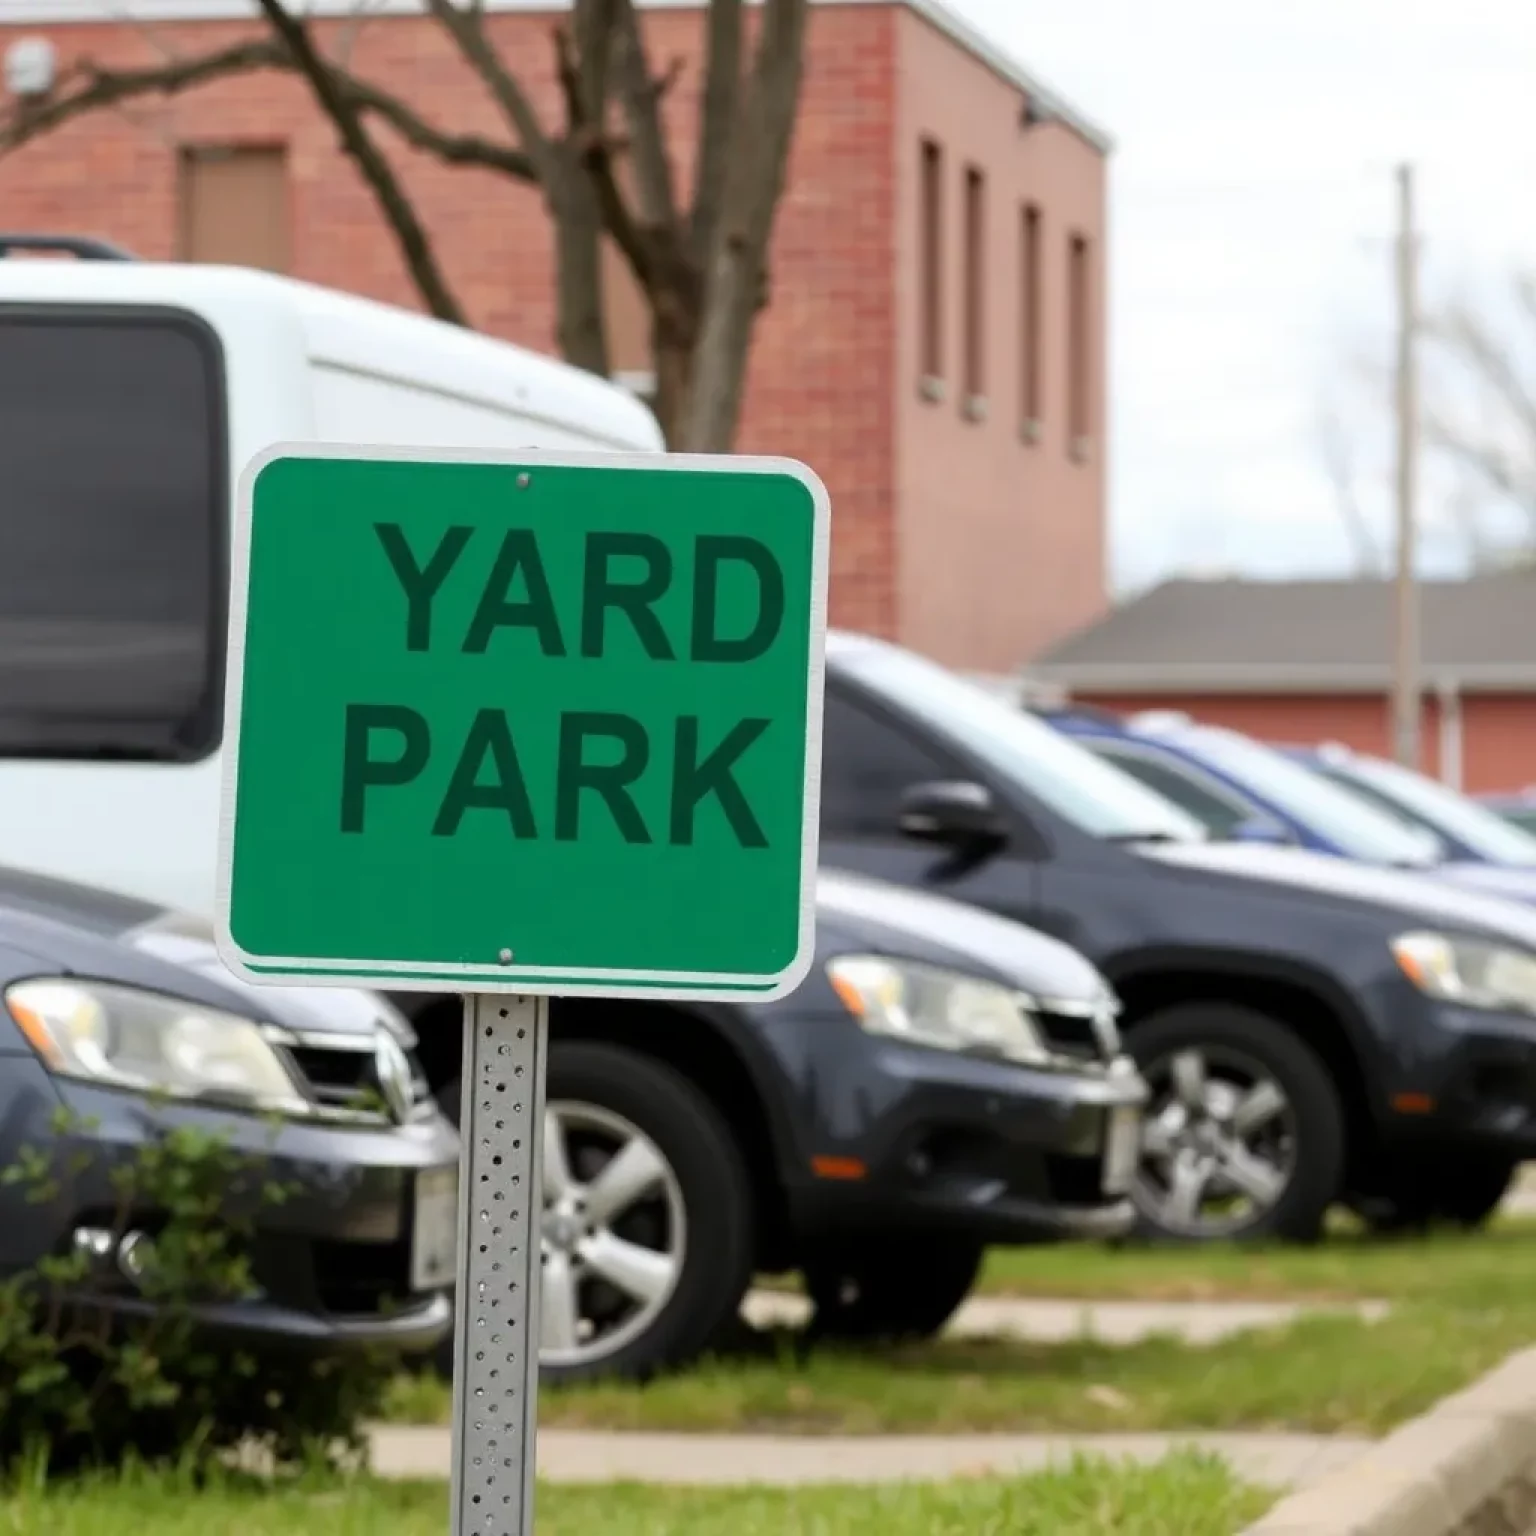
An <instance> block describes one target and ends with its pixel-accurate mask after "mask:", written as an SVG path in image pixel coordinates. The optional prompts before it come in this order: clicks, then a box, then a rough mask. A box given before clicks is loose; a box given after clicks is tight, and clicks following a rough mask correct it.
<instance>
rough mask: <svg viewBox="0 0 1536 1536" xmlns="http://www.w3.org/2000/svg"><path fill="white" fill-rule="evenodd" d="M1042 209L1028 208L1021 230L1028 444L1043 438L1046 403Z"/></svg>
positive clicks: (1023, 424) (1023, 404) (1023, 409)
mask: <svg viewBox="0 0 1536 1536" xmlns="http://www.w3.org/2000/svg"><path fill="white" fill-rule="evenodd" d="M1040 277H1041V273H1040V210H1039V208H1038V207H1037V206H1036V205H1035V204H1034V203H1028V204H1026V205H1025V208H1024V218H1023V222H1022V224H1021V226H1020V229H1019V359H1020V369H1021V376H1020V379H1019V401H1020V411H1019V416H1020V418H1021V419H1020V424H1019V425H1020V430H1021V432H1022V434H1023V436H1024V439H1025V441H1027V442H1034V441H1035V440H1036V439H1037V438H1038V437H1039V435H1040V419H1041V416H1042V415H1043V413H1044V403H1043V401H1042V399H1041V390H1040V382H1041V381H1040V341H1041V337H1040Z"/></svg>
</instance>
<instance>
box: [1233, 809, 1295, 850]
mask: <svg viewBox="0 0 1536 1536" xmlns="http://www.w3.org/2000/svg"><path fill="white" fill-rule="evenodd" d="M1229 835H1230V836H1231V839H1232V841H1233V842H1234V843H1264V844H1266V845H1267V846H1269V847H1271V848H1289V847H1290V846H1291V845H1292V844H1293V843H1294V842H1295V841H1296V839H1295V838H1293V837H1292V836H1291V834H1290V832H1289V831H1288V830H1287V829H1286V828H1285V827H1283V826H1281V824H1280V823H1279V822H1278V821H1271V820H1270V819H1269V817H1267V816H1250V817H1249V818H1248V819H1247V820H1246V821H1240V822H1238V824H1237V825H1236V826H1235V827H1233V828H1232V831H1231V833H1230V834H1229Z"/></svg>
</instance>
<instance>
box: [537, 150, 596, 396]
mask: <svg viewBox="0 0 1536 1536" xmlns="http://www.w3.org/2000/svg"><path fill="white" fill-rule="evenodd" d="M556 153H557V154H558V155H559V156H560V158H561V160H562V162H563V164H562V169H561V173H560V175H559V178H558V181H557V183H556V184H555V185H553V186H549V187H546V189H545V206H546V207H547V208H548V210H549V216H550V220H551V222H552V224H553V225H554V231H555V338H556V342H557V344H558V346H559V348H560V355H561V356H562V357H563V358H564V359H565V360H566V362H568V363H572V364H574V365H575V366H576V367H577V368H585V369H586V370H587V372H588V373H595V374H597V375H598V376H599V377H601V378H605V379H606V378H607V377H608V376H609V372H610V369H609V366H608V328H607V326H606V325H605V324H604V318H603V260H602V258H603V251H602V234H603V225H602V218H601V215H600V213H599V211H598V206H597V195H596V193H595V192H594V191H593V188H592V183H591V181H590V179H589V178H588V177H587V175H586V174H585V172H584V171H583V170H582V168H581V166H580V164H579V163H578V160H577V156H576V152H575V151H574V150H573V149H571V148H570V147H569V146H567V145H560V146H557V148H556Z"/></svg>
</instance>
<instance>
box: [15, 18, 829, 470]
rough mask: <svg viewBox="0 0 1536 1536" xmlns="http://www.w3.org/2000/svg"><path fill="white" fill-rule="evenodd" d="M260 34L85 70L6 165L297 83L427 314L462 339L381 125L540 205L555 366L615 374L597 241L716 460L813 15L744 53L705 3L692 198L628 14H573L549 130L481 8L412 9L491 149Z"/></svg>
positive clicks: (22, 112)
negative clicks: (452, 61)
mask: <svg viewBox="0 0 1536 1536" xmlns="http://www.w3.org/2000/svg"><path fill="white" fill-rule="evenodd" d="M259 3H260V6H261V11H262V16H263V20H264V24H265V33H264V35H260V36H253V37H251V38H247V39H244V40H242V41H240V42H237V43H234V44H231V45H227V46H225V47H223V48H220V49H216V50H211V51H209V52H207V53H203V54H199V55H196V56H191V57H187V56H182V55H181V54H179V53H177V52H176V51H175V50H174V49H173V48H171V47H169V46H168V44H167V42H166V39H165V37H164V36H163V35H157V36H156V38H155V39H154V47H155V51H156V52H157V53H158V54H159V55H160V62H158V63H157V64H153V65H148V66H144V67H139V68H108V67H105V66H102V65H98V64H96V63H94V62H92V61H90V60H87V59H80V60H77V61H75V62H74V63H73V64H72V65H71V66H70V67H69V68H68V69H67V70H65V71H64V72H63V73H62V75H61V78H60V80H59V82H58V85H57V86H56V88H55V89H54V91H53V92H52V93H51V94H50V95H49V96H47V97H45V98H43V99H42V100H41V101H28V102H23V103H21V104H20V105H18V106H16V107H15V108H14V109H13V110H12V111H11V112H9V113H8V114H6V115H4V116H0V154H6V153H9V152H12V151H14V150H16V149H19V148H20V147H22V146H23V145H25V144H28V143H31V142H32V141H34V140H36V139H38V138H40V137H42V136H44V135H46V134H48V133H50V132H52V131H53V130H54V129H56V128H58V127H60V126H61V125H62V124H64V123H67V122H71V121H73V120H74V119H76V118H78V117H81V116H84V115H87V114H90V113H93V112H97V111H102V110H113V109H117V110H120V109H122V108H124V107H125V106H127V105H129V104H131V103H133V102H136V101H139V100H144V99H154V98H157V97H159V98H165V97H172V96H177V95H180V94H182V93H184V92H187V91H191V90H196V89H200V88H203V87H206V86H209V85H212V84H213V83H215V82H217V81H219V80H223V79H228V78H230V77H233V76H237V75H243V74H249V73H252V72H254V71H260V70H283V71H287V72H289V73H292V74H294V75H297V76H298V77H299V78H301V79H302V80H303V81H304V82H305V84H306V86H307V87H308V89H309V93H310V95H311V97H312V98H313V100H314V102H315V105H316V106H317V107H318V108H319V109H320V111H321V112H322V113H324V115H325V116H326V118H327V119H328V120H329V121H330V123H331V124H332V126H333V127H334V129H335V131H336V135H337V139H338V141H339V143H340V146H341V148H342V150H343V152H344V153H345V154H346V156H347V157H348V159H349V160H351V162H352V163H353V165H354V166H355V167H356V169H357V171H358V173H359V175H360V176H361V177H362V179H363V181H364V182H365V183H366V185H367V186H368V188H369V190H370V191H371V192H372V194H373V196H374V198H375V200H376V201H377V203H378V206H379V209H380V212H381V214H382V215H383V217H384V219H385V221H386V222H387V224H388V226H389V228H390V230H391V231H392V233H393V235H394V237H395V240H396V241H397V243H398V245H399V248H400V252H401V256H402V259H403V261H404V263H405V266H406V269H407V271H408V272H409V274H410V277H411V280H412V282H413V283H414V284H415V287H416V289H417V291H418V292H419V294H420V296H421V301H422V303H423V305H424V306H425V307H426V308H427V310H428V311H430V312H431V313H432V314H434V315H436V316H438V317H439V318H441V319H444V320H449V321H453V322H455V323H457V324H466V323H468V322H467V317H466V315H465V313H464V310H463V307H462V305H461V304H460V302H459V300H458V299H457V297H456V295H455V294H454V292H453V290H452V287H451V285H450V283H449V282H448V280H447V278H446V276H445V274H444V272H443V269H442V266H441V264H440V262H439V260H438V257H437V253H436V250H435V248H434V245H433V241H432V238H431V235H430V233H429V231H428V230H427V228H426V227H425V225H424V223H423V221H422V219H421V218H420V216H419V214H418V213H417V211H416V209H415V207H414V205H413V203H412V201H411V198H410V195H409V193H408V191H407V190H406V188H405V185H404V182H403V180H402V178H401V176H400V174H399V172H398V170H397V169H396V166H395V163H394V161H393V160H392V159H391V156H390V154H389V153H388V151H387V149H386V147H385V145H384V143H383V142H381V140H380V138H379V136H378V126H379V125H380V124H384V125H387V127H388V128H389V129H391V130H393V132H394V133H395V134H396V135H398V136H399V137H400V138H401V139H403V140H404V141H405V143H407V144H408V145H410V146H411V147H412V148H413V149H415V150H418V151H420V152H421V153H423V154H425V155H429V156H431V157H433V158H435V159H437V160H439V161H441V162H443V163H446V164H450V165H457V166H476V167H479V168H480V169H482V170H488V171H491V172H494V173H496V174H498V175H501V176H505V177H507V178H509V179H510V180H512V181H515V182H519V183H523V184H527V185H532V186H535V187H537V188H538V189H539V191H540V193H541V194H542V197H543V201H544V206H545V208H546V210H547V212H548V214H549V218H550V221H551V224H552V227H553V231H554V237H555V290H556V291H555V312H556V336H557V339H558V344H559V347H560V351H561V353H562V354H563V355H564V356H565V358H566V359H567V360H568V361H570V362H572V363H575V364H577V365H578V366H580V367H582V368H586V369H589V370H590V371H592V372H594V373H600V374H605V375H606V374H607V373H608V372H609V366H608V365H609V353H608V340H607V325H606V319H605V315H604V311H603V290H602V282H601V271H602V245H603V241H604V239H605V238H606V239H610V240H612V241H613V243H614V245H615V246H616V247H617V249H618V250H619V252H620V253H621V254H622V257H623V259H624V261H625V262H626V264H627V265H628V267H629V270H630V271H631V272H632V273H633V274H634V277H635V280H636V283H637V284H638V287H639V290H640V292H641V294H642V296H643V298H644V301H645V304H646V306H647V309H648V311H649V318H650V330H651V351H652V359H653V368H654V377H655V380H656V386H655V397H654V401H653V403H654V405H655V409H656V414H657V417H658V419H659V420H660V422H661V426H662V430H663V432H664V433H665V435H666V438H667V442H668V445H669V446H670V447H672V448H674V449H681V450H686V451H695V452H711V451H722V450H725V449H728V448H729V447H730V446H731V443H732V441H733V440H734V437H735V433H736V428H737V424H738V421H739V418H740V414H741V401H742V392H743V385H744V382H745V378H746V367H747V359H748V354H749V351H750V347H751V341H752V333H753V329H754V325H755V322H756V319H757V316H758V314H759V313H760V311H761V310H762V308H763V306H764V304H765V303H766V302H767V295H768V277H769V273H768V250H769V244H770V241H771V238H772V234H773V225H774V218H775V215H776V213H777V210H778V206H779V202H780V199H781V196H782V193H783V190H784V182H785V175H786V172H787V169H788V163H789V151H790V146H791V142H792V138H793V134H794V129H795V122H796V118H797V117H798V114H799V103H800V94H801V82H802V78H803V73H804V54H805V33H806V26H807V17H808V9H809V0H762V6H761V18H760V23H759V25H758V27H757V29H756V31H757V36H756V40H755V46H754V47H753V48H752V49H751V50H750V54H751V56H750V59H749V57H748V53H749V50H748V45H747V44H748V40H747V36H746V28H745V25H744V16H743V0H707V8H706V15H705V56H704V77H703V89H702V101H701V107H700V112H699V116H698V122H697V125H696V129H695V132H696V136H697V142H696V146H695V149H696V152H695V154H694V155H693V156H692V162H693V165H694V174H693V179H692V185H691V186H690V187H689V188H688V196H687V200H686V202H685V201H684V200H683V199H682V197H681V196H680V193H679V189H678V185H677V181H678V178H677V175H676V171H675V166H674V159H673V154H672V148H671V146H670V145H669V142H668V139H667V136H666V133H665V131H664V125H663V120H662V105H663V101H664V98H665V96H666V94H667V92H668V91H669V90H670V89H671V87H672V85H673V84H674V82H675V81H676V79H677V78H678V75H679V72H680V68H681V66H680V64H678V63H676V62H674V63H672V64H671V65H670V66H669V67H668V68H667V69H666V70H663V71H660V72H658V71H657V70H656V69H655V68H654V67H653V65H652V62H651V60H650V58H649V56H648V54H647V50H646V47H645V41H644V38H643V35H642V31H641V27H640V24H639V21H638V18H637V17H636V14H635V0H570V5H569V11H568V14H567V15H566V16H564V17H562V18H561V19H560V21H559V22H558V23H556V24H555V25H554V26H553V27H552V29H551V37H550V42H551V47H552V49H553V56H554V61H555V71H556V77H557V79H558V82H559V96H560V102H561V111H560V114H559V121H557V122H555V123H550V122H546V121H545V120H544V119H543V118H542V117H541V115H540V113H539V112H538V111H537V110H536V109H535V107H534V105H533V101H532V98H531V96H530V94H529V91H528V89H527V85H526V82H525V81H522V80H520V79H519V78H518V77H517V75H516V73H515V72H514V71H513V70H512V69H511V68H510V67H509V66H508V65H507V63H506V62H505V60H504V59H503V58H502V56H501V54H500V52H499V51H498V49H497V47H496V44H495V41H494V39H493V38H492V36H491V33H490V31H489V29H488V27H487V25H486V18H485V13H484V8H483V0H424V3H425V6H426V10H427V12H428V13H429V15H430V17H431V19H432V20H433V21H434V22H435V23H436V24H437V25H438V26H440V27H441V28H442V29H443V30H444V31H445V33H446V34H447V35H448V36H449V38H450V39H451V40H452V42H453V44H454V46H455V48H456V50H457V52H458V54H459V56H460V58H461V59H462V60H463V61H464V63H465V65H466V66H467V67H468V68H469V70H471V71H472V72H473V74H474V76H475V77H476V78H477V79H478V80H479V81H480V83H481V84H482V85H483V86H484V88H485V89H486V91H487V92H488V94H489V96H490V98H491V100H492V101H493V102H494V103H495V105H496V107H497V109H498V112H499V116H500V119H501V132H500V133H499V134H496V135H489V136H487V135H483V134H473V133H461V132H457V131H454V130H451V129H448V128H445V127H443V126H441V125H439V124H437V123H434V122H432V121H431V120H430V119H429V118H428V117H427V116H426V115H424V114H423V113H421V112H420V111H418V110H417V109H416V108H415V107H413V106H412V104H411V103H410V102H409V101H407V100H405V99H403V98H402V97H401V96H399V95H398V94H395V93H393V92H390V91H387V90H385V89H384V88H383V87H382V86H380V85H378V84H376V83H374V82H372V81H369V80H367V79H365V78H363V77H362V76H360V75H359V74H358V73H357V71H356V70H355V69H354V68H353V67H352V64H351V53H352V45H353V43H354V42H355V40H356V35H355V34H356V27H355V26H354V27H353V28H351V29H350V30H349V31H347V32H346V33H344V34H343V35H342V36H341V37H340V38H339V39H337V46H333V47H332V48H331V49H330V50H329V51H326V50H325V49H324V48H323V46H322V44H321V41H320V40H319V38H318V36H317V33H316V29H315V27H314V25H313V23H312V22H310V21H309V20H308V19H307V18H306V17H304V16H302V15H300V14H299V13H298V12H296V11H295V10H294V9H293V8H292V0H259Z"/></svg>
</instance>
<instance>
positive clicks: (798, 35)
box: [677, 0, 809, 453]
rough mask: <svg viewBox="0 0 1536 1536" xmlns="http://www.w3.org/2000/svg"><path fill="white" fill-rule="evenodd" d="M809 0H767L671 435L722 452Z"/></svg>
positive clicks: (762, 277) (759, 278) (743, 360)
mask: <svg viewBox="0 0 1536 1536" xmlns="http://www.w3.org/2000/svg"><path fill="white" fill-rule="evenodd" d="M808 3H809V0H766V3H765V5H764V13H765V14H764V18H763V29H762V35H761V38H760V40H759V43H758V51H757V58H756V60H755V62H754V66H753V71H752V81H751V85H750V88H749V92H748V96H747V101H746V104H745V106H744V108H743V110H742V113H741V116H740V118H739V119H738V122H737V131H736V134H735V136H734V139H733V142H732V145H731V154H730V164H729V167H728V169H727V172H726V177H725V185H724V188H723V196H722V203H721V213H720V224H719V228H718V230H717V231H716V233H715V238H714V239H713V241H712V242H711V247H710V255H709V260H708V263H707V265H706V268H705V271H704V313H703V316H702V318H701V322H700V325H699V340H698V345H697V347H696V348H695V350H694V359H693V389H692V392H691V395H690V399H689V402H688V410H687V413H686V416H685V420H684V423H683V431H682V436H681V441H680V442H679V443H678V444H677V446H678V447H680V448H682V449H683V450H684V451H686V452H690V453H727V452H729V451H730V448H731V445H732V443H733V442H734V440H735V437H736V427H737V424H738V422H739V420H740V417H741V401H742V395H743V393H744V390H745V386H746V372H747V357H748V353H749V351H750V349H751V344H752V328H753V324H754V322H755V321H756V318H757V313H758V310H759V309H760V308H761V307H762V303H763V299H764V296H765V294H766V292H767V280H768V243H769V240H770V238H771V237H772V234H773V221H774V215H775V213H776V212H777V210H778V205H779V199H780V196H781V194H782V193H783V190H784V180H785V175H786V172H787V170H788V166H789V148H790V142H791V140H792V138H793V136H794V130H795V119H796V117H797V116H798V115H799V103H800V84H801V80H802V79H803V76H804V67H805V49H804V42H805V27H806V10H807V5H808Z"/></svg>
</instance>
